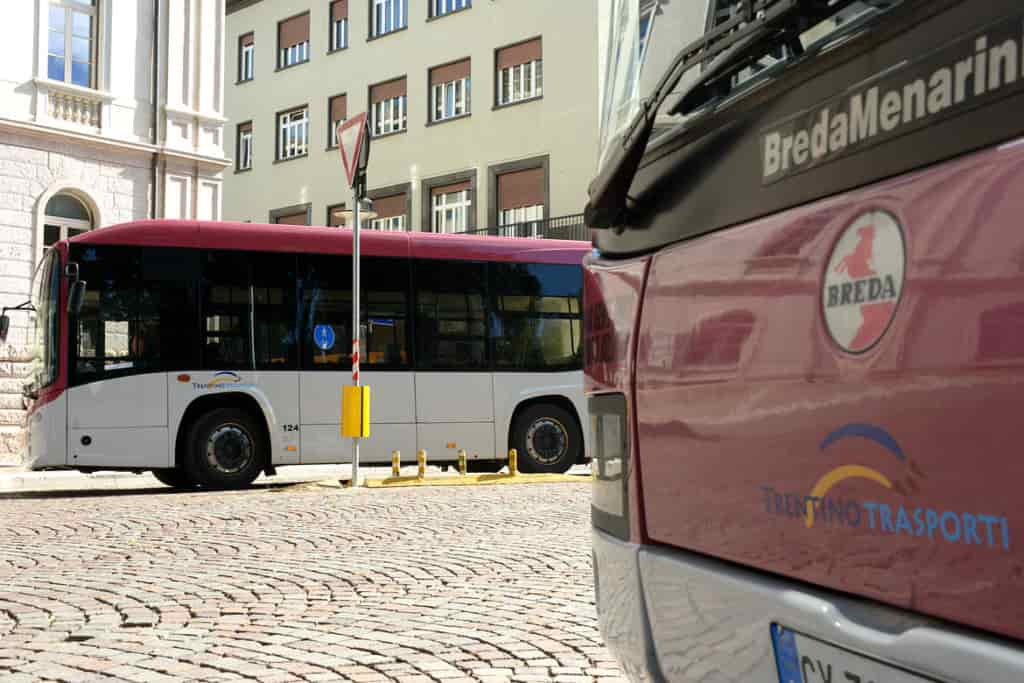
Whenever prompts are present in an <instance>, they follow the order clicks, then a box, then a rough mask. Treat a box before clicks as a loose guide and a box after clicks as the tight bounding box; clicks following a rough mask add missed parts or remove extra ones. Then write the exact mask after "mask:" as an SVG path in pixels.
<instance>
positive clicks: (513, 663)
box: [0, 484, 621, 683]
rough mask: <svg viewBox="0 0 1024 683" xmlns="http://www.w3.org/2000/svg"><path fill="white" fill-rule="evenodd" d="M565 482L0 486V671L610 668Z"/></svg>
mask: <svg viewBox="0 0 1024 683" xmlns="http://www.w3.org/2000/svg"><path fill="white" fill-rule="evenodd" d="M589 493H590V490H589V487H587V486H586V485H581V484H554V485H539V484H538V485H524V486H493V487H466V488H462V487H455V488H418V489H417V488H403V489H384V490H359V491H351V490H343V489H338V488H328V487H324V486H319V485H316V484H304V485H293V486H286V487H278V488H267V487H264V488H257V489H254V490H250V491H246V492H235V493H174V492H171V491H170V490H169V489H166V488H163V487H161V486H159V485H156V484H154V486H153V487H152V488H144V489H137V490H128V491H123V490H122V491H118V490H109V491H82V492H77V493H76V492H63V493H57V492H45V493H43V492H37V493H18V494H15V493H10V494H2V495H0V520H2V521H0V680H3V681H5V682H6V683H12V682H18V681H30V680H31V681H35V680H62V681H86V680H128V681H165V680H211V681H212V680H242V679H245V680H259V681H267V682H268V683H269V682H271V681H298V680H309V681H328V680H352V681H384V680H399V681H470V680H477V681H499V680H511V681H539V680H559V681H592V680H601V681H605V682H607V683H610V682H611V681H615V680H621V678H620V677H621V674H620V673H619V671H618V669H617V667H616V665H615V664H614V663H613V661H612V659H611V656H610V655H609V654H608V652H607V651H606V650H605V649H604V647H603V646H602V645H601V643H600V636H599V633H598V629H597V623H596V617H595V612H594V605H593V588H592V586H593V581H592V575H591V564H590V537H589V527H590V525H589V509H588V500H589Z"/></svg>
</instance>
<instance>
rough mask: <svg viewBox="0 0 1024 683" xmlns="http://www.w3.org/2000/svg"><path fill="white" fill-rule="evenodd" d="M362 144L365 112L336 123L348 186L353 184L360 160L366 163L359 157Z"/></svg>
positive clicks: (364, 140)
mask: <svg viewBox="0 0 1024 683" xmlns="http://www.w3.org/2000/svg"><path fill="white" fill-rule="evenodd" d="M364 144H366V112H363V113H362V114H359V115H357V116H353V117H352V118H350V119H347V120H345V121H342V122H341V123H339V124H338V147H339V148H341V165H342V166H344V167H345V177H346V178H348V186H349V187H352V185H354V184H355V179H356V175H357V171H359V170H361V169H360V168H359V165H360V162H362V163H363V164H365V163H366V160H365V159H363V158H361V157H362V155H361V152H362V149H363V145H364Z"/></svg>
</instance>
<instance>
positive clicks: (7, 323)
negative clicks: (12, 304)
mask: <svg viewBox="0 0 1024 683" xmlns="http://www.w3.org/2000/svg"><path fill="white" fill-rule="evenodd" d="M9 329H11V319H10V317H9V316H8V315H7V314H6V313H4V314H3V315H0V342H6V341H7V330H9Z"/></svg>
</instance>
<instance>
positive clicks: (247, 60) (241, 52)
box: [237, 31, 256, 83]
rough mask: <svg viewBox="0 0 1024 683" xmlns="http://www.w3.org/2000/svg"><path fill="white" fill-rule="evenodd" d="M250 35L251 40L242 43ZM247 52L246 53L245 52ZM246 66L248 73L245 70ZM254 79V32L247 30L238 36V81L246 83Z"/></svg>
mask: <svg viewBox="0 0 1024 683" xmlns="http://www.w3.org/2000/svg"><path fill="white" fill-rule="evenodd" d="M249 36H252V37H253V42H251V43H249V44H248V45H243V44H242V41H243V40H245V39H246V38H247V37H249ZM247 53H248V54H247ZM246 66H248V73H247V72H246ZM255 79H256V32H255V31H248V32H246V33H243V34H242V35H240V36H238V81H237V83H248V82H250V81H252V80H255Z"/></svg>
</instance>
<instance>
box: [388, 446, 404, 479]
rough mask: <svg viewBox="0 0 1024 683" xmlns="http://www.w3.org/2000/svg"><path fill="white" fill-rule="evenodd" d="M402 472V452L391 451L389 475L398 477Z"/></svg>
mask: <svg viewBox="0 0 1024 683" xmlns="http://www.w3.org/2000/svg"><path fill="white" fill-rule="evenodd" d="M401 474H402V453H401V451H391V476H392V477H398V476H401Z"/></svg>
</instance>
